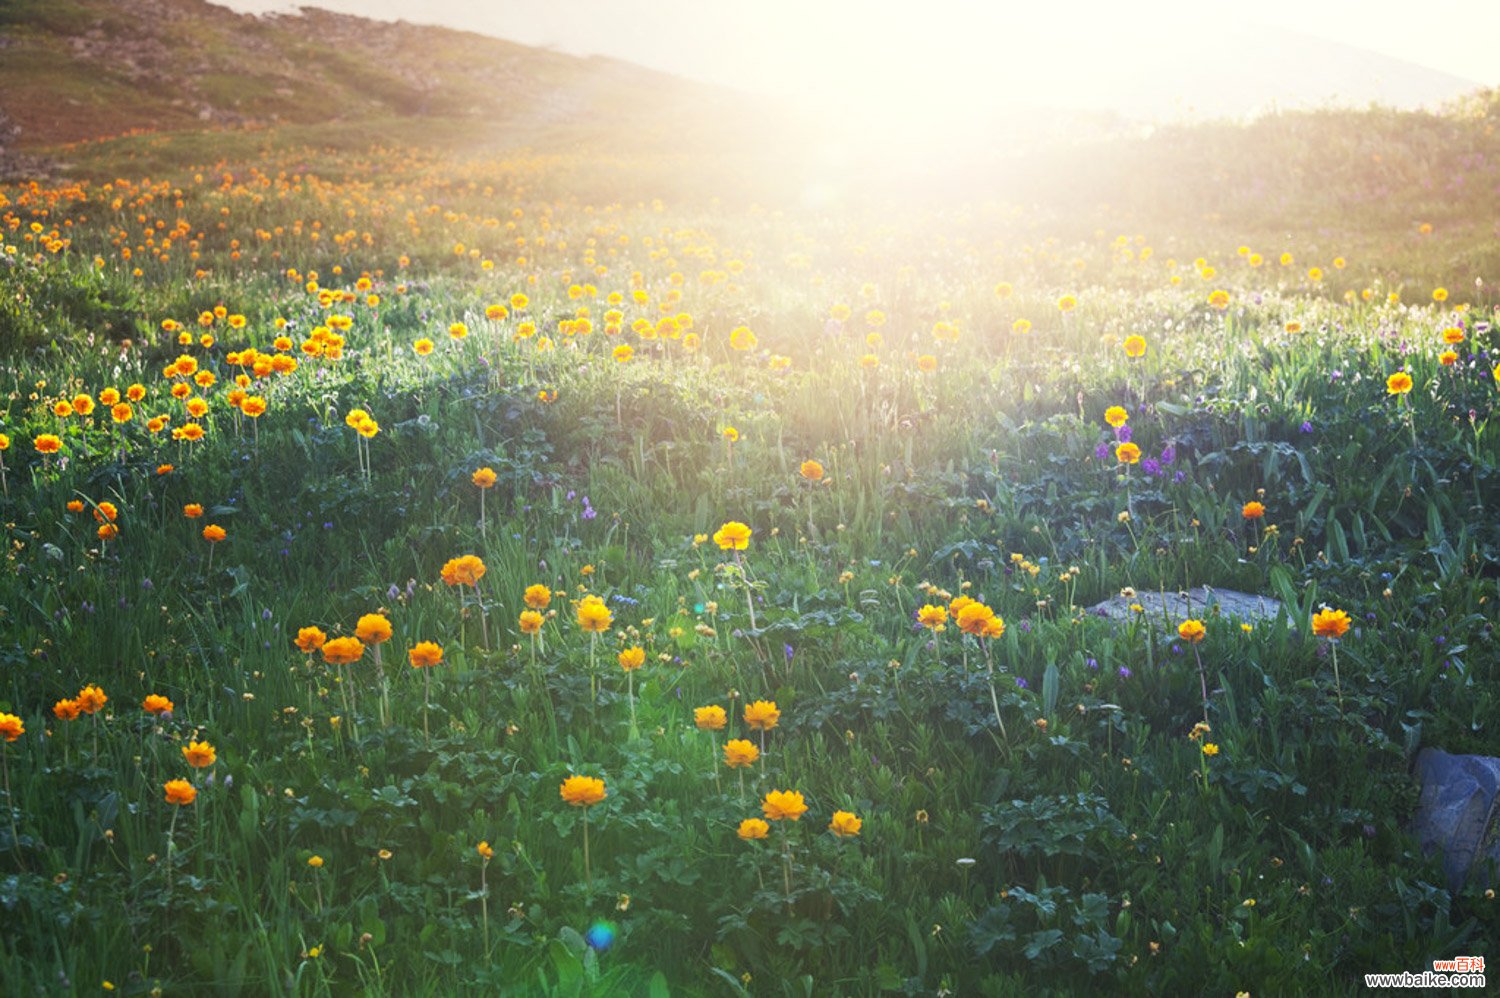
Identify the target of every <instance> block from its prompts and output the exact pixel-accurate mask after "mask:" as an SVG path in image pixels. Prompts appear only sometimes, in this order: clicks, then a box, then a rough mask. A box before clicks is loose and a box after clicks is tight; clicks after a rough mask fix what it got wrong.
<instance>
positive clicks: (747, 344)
mask: <svg viewBox="0 0 1500 998" xmlns="http://www.w3.org/2000/svg"><path fill="white" fill-rule="evenodd" d="M757 342H758V341H757V340H756V338H755V334H754V333H752V332H751V331H750V328H749V327H748V326H736V327H735V328H734V329H733V330H731V331H730V333H729V346H730V348H731V349H733V350H754V349H755V345H756V343H757Z"/></svg>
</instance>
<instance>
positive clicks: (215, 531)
mask: <svg viewBox="0 0 1500 998" xmlns="http://www.w3.org/2000/svg"><path fill="white" fill-rule="evenodd" d="M228 536H229V534H228V532H227V531H225V529H224V528H223V527H221V526H219V525H218V524H217V523H210V524H209V525H208V526H206V527H204V528H203V539H204V540H205V541H208V542H209V543H210V544H217V543H219V542H220V541H222V540H223V539H224V538H226V537H228Z"/></svg>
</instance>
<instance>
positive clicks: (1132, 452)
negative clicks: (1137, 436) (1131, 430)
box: [1115, 440, 1141, 464]
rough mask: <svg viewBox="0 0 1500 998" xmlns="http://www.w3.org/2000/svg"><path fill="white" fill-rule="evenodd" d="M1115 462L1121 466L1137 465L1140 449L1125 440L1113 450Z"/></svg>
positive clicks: (1139, 458)
mask: <svg viewBox="0 0 1500 998" xmlns="http://www.w3.org/2000/svg"><path fill="white" fill-rule="evenodd" d="M1115 460H1116V461H1118V462H1120V463H1121V464H1139V463H1140V460H1141V449H1140V448H1139V447H1138V446H1136V445H1135V444H1134V443H1131V442H1130V441H1129V440H1127V441H1125V442H1124V443H1123V444H1120V445H1119V446H1118V447H1116V448H1115Z"/></svg>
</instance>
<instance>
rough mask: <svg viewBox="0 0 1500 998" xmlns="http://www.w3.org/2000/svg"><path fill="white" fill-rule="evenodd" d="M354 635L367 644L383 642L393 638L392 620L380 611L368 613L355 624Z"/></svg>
mask: <svg viewBox="0 0 1500 998" xmlns="http://www.w3.org/2000/svg"><path fill="white" fill-rule="evenodd" d="M354 636H355V637H356V638H358V639H359V640H360V641H362V642H364V643H365V644H367V645H378V644H382V643H384V642H386V641H389V640H390V639H391V622H390V621H389V620H387V619H386V618H385V617H384V616H382V615H381V614H378V613H367V614H365V615H364V616H363V617H360V618H359V623H357V624H355V625H354Z"/></svg>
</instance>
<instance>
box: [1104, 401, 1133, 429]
mask: <svg viewBox="0 0 1500 998" xmlns="http://www.w3.org/2000/svg"><path fill="white" fill-rule="evenodd" d="M1129 419H1130V413H1128V412H1126V411H1125V407H1124V406H1119V405H1112V406H1110V407H1109V408H1108V409H1105V410H1104V421H1105V422H1106V423H1108V424H1109V425H1110V426H1113V427H1114V428H1115V429H1117V430H1118V429H1119V428H1120V427H1122V426H1124V425H1125V423H1126V422H1127V421H1128V420H1129Z"/></svg>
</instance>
